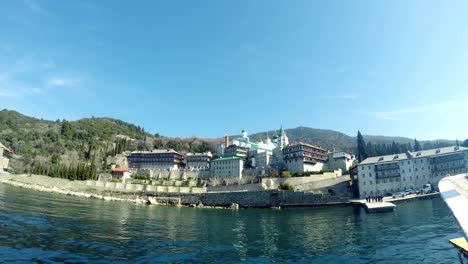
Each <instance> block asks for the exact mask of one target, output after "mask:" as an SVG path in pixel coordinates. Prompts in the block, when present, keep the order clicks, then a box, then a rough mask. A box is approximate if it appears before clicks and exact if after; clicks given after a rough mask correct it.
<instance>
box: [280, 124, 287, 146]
mask: <svg viewBox="0 0 468 264" xmlns="http://www.w3.org/2000/svg"><path fill="white" fill-rule="evenodd" d="M287 145H289V138H288V136H287V135H286V131H284V129H283V126H281V129H280V135H279V147H281V148H284V147H286V146H287Z"/></svg>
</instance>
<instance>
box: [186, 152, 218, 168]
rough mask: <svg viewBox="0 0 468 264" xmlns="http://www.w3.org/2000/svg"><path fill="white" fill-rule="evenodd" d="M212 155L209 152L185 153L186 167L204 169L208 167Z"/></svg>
mask: <svg viewBox="0 0 468 264" xmlns="http://www.w3.org/2000/svg"><path fill="white" fill-rule="evenodd" d="M212 158H213V155H212V154H211V152H207V153H194V154H192V153H188V154H187V166H186V167H187V168H189V169H200V170H206V169H209V168H210V163H211V159H212Z"/></svg>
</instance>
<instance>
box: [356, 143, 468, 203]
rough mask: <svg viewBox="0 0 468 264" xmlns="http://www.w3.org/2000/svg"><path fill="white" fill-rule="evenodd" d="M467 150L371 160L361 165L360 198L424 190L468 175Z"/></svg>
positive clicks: (412, 154) (423, 152)
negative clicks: (458, 175) (409, 190)
mask: <svg viewBox="0 0 468 264" xmlns="http://www.w3.org/2000/svg"><path fill="white" fill-rule="evenodd" d="M467 160H468V148H465V147H458V146H456V147H446V148H439V149H430V150H423V151H417V152H406V153H400V154H396V155H387V156H381V157H370V158H367V159H365V160H364V161H362V162H361V163H359V165H358V186H359V195H360V197H366V196H372V195H385V194H387V193H393V192H396V191H402V190H405V189H410V188H411V189H416V190H417V189H421V188H422V187H423V186H424V185H425V184H427V183H429V184H432V185H433V187H437V183H438V182H439V181H440V180H441V179H442V178H443V177H445V176H447V175H453V174H459V173H466V172H468V162H467Z"/></svg>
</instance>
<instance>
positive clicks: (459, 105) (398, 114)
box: [364, 98, 468, 121]
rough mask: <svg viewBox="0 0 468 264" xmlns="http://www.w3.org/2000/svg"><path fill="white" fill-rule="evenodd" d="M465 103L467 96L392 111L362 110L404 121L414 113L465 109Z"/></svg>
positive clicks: (370, 113) (383, 117) (378, 117)
mask: <svg viewBox="0 0 468 264" xmlns="http://www.w3.org/2000/svg"><path fill="white" fill-rule="evenodd" d="M467 103H468V98H465V99H459V100H451V101H445V102H440V103H433V104H426V105H418V106H412V107H405V108H400V109H396V110H392V111H374V112H364V114H367V115H370V116H372V117H374V118H377V119H381V120H390V121H405V120H409V119H412V118H414V116H415V115H421V114H424V115H440V114H449V113H458V112H460V111H465V110H464V109H466V108H465V106H466V105H467Z"/></svg>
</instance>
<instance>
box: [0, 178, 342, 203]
mask: <svg viewBox="0 0 468 264" xmlns="http://www.w3.org/2000/svg"><path fill="white" fill-rule="evenodd" d="M1 183H3V184H7V185H11V186H14V187H19V188H24V189H29V190H33V191H40V192H48V193H57V194H62V195H70V196H75V197H80V198H91V199H99V200H105V201H118V202H131V203H135V204H148V205H166V206H177V207H182V206H183V207H195V208H216V209H240V208H258V209H265V208H269V209H281V208H294V207H329V206H347V205H350V201H349V199H348V198H343V197H336V196H329V195H322V194H313V193H305V192H293V191H281V190H262V191H249V192H215V193H210V192H205V193H181V192H177V193H175V192H154V191H145V190H138V189H134V190H132V191H120V190H116V189H112V188H107V186H106V187H97V186H96V185H92V184H91V185H90V184H89V182H84V181H71V180H67V179H61V178H53V177H48V176H43V175H26V174H19V175H13V174H8V173H0V184H1Z"/></svg>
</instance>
